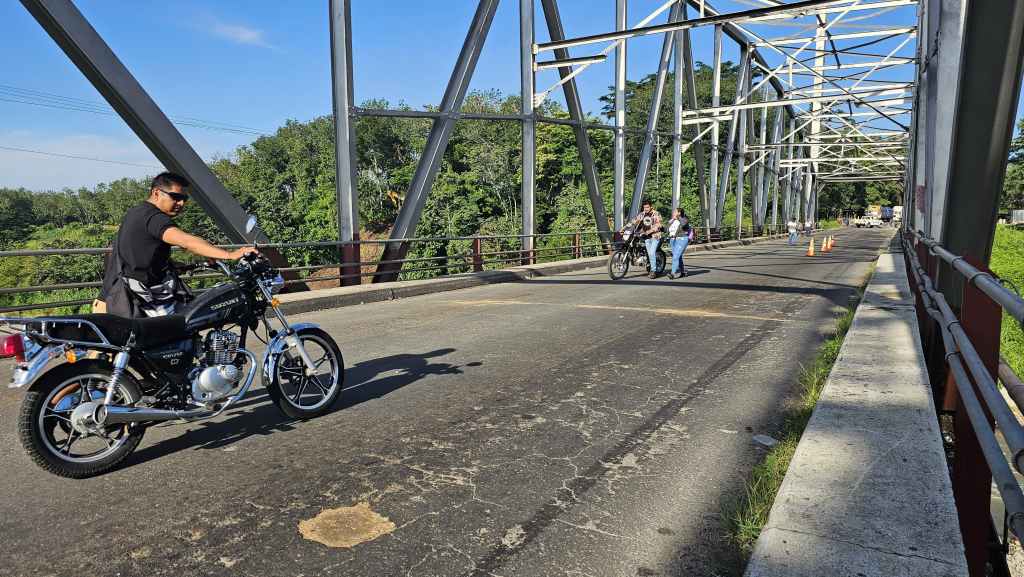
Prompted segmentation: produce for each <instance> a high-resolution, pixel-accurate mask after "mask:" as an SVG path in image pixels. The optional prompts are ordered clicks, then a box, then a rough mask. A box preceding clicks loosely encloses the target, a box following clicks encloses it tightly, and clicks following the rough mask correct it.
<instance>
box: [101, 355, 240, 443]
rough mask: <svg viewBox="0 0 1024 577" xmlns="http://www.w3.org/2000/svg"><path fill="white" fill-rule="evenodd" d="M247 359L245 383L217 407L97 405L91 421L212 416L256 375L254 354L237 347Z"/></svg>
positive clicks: (116, 422) (235, 398)
mask: <svg viewBox="0 0 1024 577" xmlns="http://www.w3.org/2000/svg"><path fill="white" fill-rule="evenodd" d="M239 352H241V353H243V354H245V355H246V357H248V359H249V372H248V374H247V375H246V376H245V383H244V384H243V385H242V388H241V389H239V391H238V392H237V393H235V394H234V395H233V396H230V397H228V398H227V399H226V400H225V401H224V403H223V404H222V405H221V406H220V407H219V408H217V409H207V408H201V409H189V410H187V411H172V410H169V409H153V408H150V407H128V406H125V405H97V406H96V409H95V410H94V411H93V413H92V419H91V420H92V421H93V422H94V423H95V424H96V425H98V426H100V427H106V426H109V425H120V424H124V423H145V422H159V421H176V420H178V419H183V420H186V421H191V420H195V419H205V418H207V417H214V416H216V415H219V414H220V413H222V412H224V410H225V409H227V408H228V407H230V406H231V405H233V404H234V403H235V402H236V401H238V400H239V399H241V398H242V397H243V396H245V393H246V392H248V391H249V387H250V386H251V385H252V381H253V379H254V378H255V376H256V356H255V355H253V354H252V353H251V352H249V351H247V350H245V349H239Z"/></svg>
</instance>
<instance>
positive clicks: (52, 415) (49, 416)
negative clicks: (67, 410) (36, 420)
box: [43, 409, 71, 424]
mask: <svg viewBox="0 0 1024 577" xmlns="http://www.w3.org/2000/svg"><path fill="white" fill-rule="evenodd" d="M43 418H44V419H58V420H61V421H64V422H65V423H69V424H70V423H71V419H69V418H67V417H62V416H60V415H58V414H57V411H54V410H53V409H47V414H45V415H43Z"/></svg>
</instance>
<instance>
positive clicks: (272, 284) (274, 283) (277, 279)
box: [267, 274, 284, 295]
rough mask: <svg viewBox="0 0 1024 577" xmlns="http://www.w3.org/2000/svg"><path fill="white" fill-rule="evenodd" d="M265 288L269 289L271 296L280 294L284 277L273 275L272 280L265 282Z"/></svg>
mask: <svg viewBox="0 0 1024 577" xmlns="http://www.w3.org/2000/svg"><path fill="white" fill-rule="evenodd" d="M267 288H269V289H270V294H272V295H276V294H277V293H279V292H281V289H283V288H284V277H283V276H281V275H280V274H278V275H275V276H274V278H272V279H270V281H268V282H267Z"/></svg>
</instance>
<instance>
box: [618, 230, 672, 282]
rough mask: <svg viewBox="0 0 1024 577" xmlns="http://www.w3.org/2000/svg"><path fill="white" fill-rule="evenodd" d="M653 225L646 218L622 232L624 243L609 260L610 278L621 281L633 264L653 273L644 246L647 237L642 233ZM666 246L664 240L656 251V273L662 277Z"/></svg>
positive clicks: (620, 244)
mask: <svg viewBox="0 0 1024 577" xmlns="http://www.w3.org/2000/svg"><path fill="white" fill-rule="evenodd" d="M650 225H651V223H650V218H649V217H648V218H645V219H643V220H641V221H640V222H637V223H636V224H631V225H628V226H626V227H625V228H624V229H623V230H622V242H621V243H619V245H618V247H617V248H616V249H615V252H613V253H612V255H611V256H610V257H609V258H608V276H610V277H611V278H612V280H619V279H620V278H622V277H624V276H626V273H627V272H629V266H630V264H632V265H633V266H637V267H644V270H646V271H647V273H648V274H650V272H651V263H650V262H648V261H649V260H650V258H649V257H648V256H647V247H646V246H645V245H644V239H645V238H646V236H644V235H642V234H641V233H640V231H641V230H643V229H644V228H646V227H649V226H650ZM664 245H665V239H664V238H662V239H661V241H660V242H659V243H658V248H657V250H655V251H654V258H655V261H656V262H655V267H654V272H655V274H657V275H661V274H662V273H664V272H665V261H666V258H665V251H664V250H662V247H663V246H664Z"/></svg>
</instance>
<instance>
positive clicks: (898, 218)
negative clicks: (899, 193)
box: [892, 206, 903, 223]
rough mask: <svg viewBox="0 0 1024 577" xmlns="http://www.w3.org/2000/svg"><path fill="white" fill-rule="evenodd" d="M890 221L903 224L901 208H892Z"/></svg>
mask: <svg viewBox="0 0 1024 577" xmlns="http://www.w3.org/2000/svg"><path fill="white" fill-rule="evenodd" d="M892 220H893V222H895V223H900V222H903V207H902V206H894V207H892Z"/></svg>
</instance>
